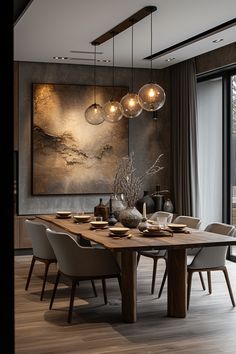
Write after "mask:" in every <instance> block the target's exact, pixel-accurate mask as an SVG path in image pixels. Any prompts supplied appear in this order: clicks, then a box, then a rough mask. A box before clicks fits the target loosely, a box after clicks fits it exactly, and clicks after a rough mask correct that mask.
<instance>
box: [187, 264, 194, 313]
mask: <svg viewBox="0 0 236 354" xmlns="http://www.w3.org/2000/svg"><path fill="white" fill-rule="evenodd" d="M192 277H193V271H192V270H189V269H188V285H187V309H189V303H190V294H191V287H192Z"/></svg>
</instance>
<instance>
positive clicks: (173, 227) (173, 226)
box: [168, 224, 187, 231]
mask: <svg viewBox="0 0 236 354" xmlns="http://www.w3.org/2000/svg"><path fill="white" fill-rule="evenodd" d="M186 226H187V225H184V224H168V228H169V229H171V230H173V231H175V230H178V231H179V230H183V229H184V228H185V227H186Z"/></svg>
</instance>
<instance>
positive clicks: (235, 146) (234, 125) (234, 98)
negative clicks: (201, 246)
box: [230, 75, 236, 261]
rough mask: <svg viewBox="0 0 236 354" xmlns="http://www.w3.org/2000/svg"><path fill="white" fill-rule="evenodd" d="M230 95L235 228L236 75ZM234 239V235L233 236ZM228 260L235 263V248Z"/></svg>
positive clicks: (235, 221)
mask: <svg viewBox="0 0 236 354" xmlns="http://www.w3.org/2000/svg"><path fill="white" fill-rule="evenodd" d="M230 95H231V201H230V203H231V223H232V224H233V225H234V226H235V227H236V75H232V76H231V77H230ZM235 237H236V234H235ZM230 259H231V260H234V261H236V246H231V247H230Z"/></svg>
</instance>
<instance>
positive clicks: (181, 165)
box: [171, 59, 199, 216]
mask: <svg viewBox="0 0 236 354" xmlns="http://www.w3.org/2000/svg"><path fill="white" fill-rule="evenodd" d="M171 110H172V114H171V122H172V124H171V127H172V139H171V141H172V157H173V164H172V166H173V185H174V203H175V211H176V213H178V214H180V215H190V216H198V195H199V192H198V169H197V96H196V68H195V60H194V59H190V60H187V61H184V62H182V63H180V64H177V65H174V66H173V67H172V69H171Z"/></svg>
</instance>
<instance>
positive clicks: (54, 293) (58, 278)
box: [49, 271, 61, 310]
mask: <svg viewBox="0 0 236 354" xmlns="http://www.w3.org/2000/svg"><path fill="white" fill-rule="evenodd" d="M60 276H61V272H60V271H58V272H57V276H56V280H55V284H54V288H53V292H52V297H51V301H50V305H49V310H51V309H52V305H53V302H54V298H55V295H56V291H57V285H58V283H59V280H60Z"/></svg>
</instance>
